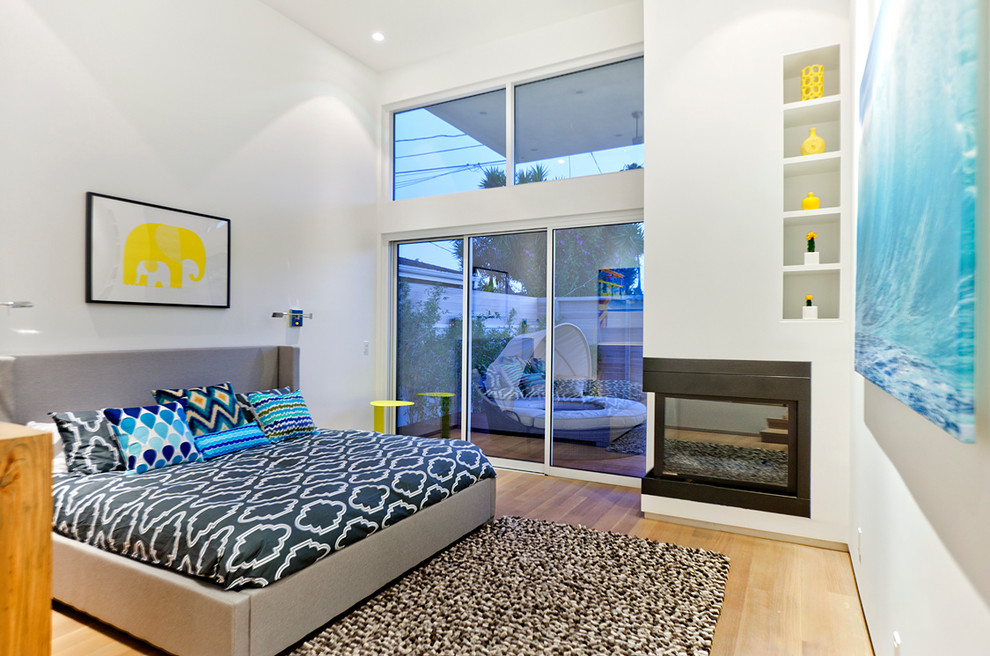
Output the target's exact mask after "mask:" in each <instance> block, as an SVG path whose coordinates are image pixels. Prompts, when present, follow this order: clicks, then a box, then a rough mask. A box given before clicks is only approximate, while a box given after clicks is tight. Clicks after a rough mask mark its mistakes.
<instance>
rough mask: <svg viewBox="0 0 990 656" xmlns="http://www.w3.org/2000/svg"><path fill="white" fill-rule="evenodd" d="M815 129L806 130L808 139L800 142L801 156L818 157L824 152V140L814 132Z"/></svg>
mask: <svg viewBox="0 0 990 656" xmlns="http://www.w3.org/2000/svg"><path fill="white" fill-rule="evenodd" d="M815 130H816V128H811V129H810V130H808V138H807V139H805V140H804V141H803V142H801V154H802V155H818V154H819V153H824V152H825V140H824V139H822V138H821V137H819V136H818V134H816V132H815Z"/></svg>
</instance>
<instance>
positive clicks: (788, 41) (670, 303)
mask: <svg viewBox="0 0 990 656" xmlns="http://www.w3.org/2000/svg"><path fill="white" fill-rule="evenodd" d="M644 9H645V12H644V34H643V36H644V43H645V59H646V72H645V75H646V108H645V115H646V116H645V120H646V127H645V135H646V143H647V158H646V159H647V161H646V168H645V172H644V175H645V184H644V188H645V198H644V206H645V215H646V263H647V266H646V280H645V282H646V290H647V292H646V303H645V313H646V318H645V321H646V325H647V330H646V344H645V346H644V353H645V355H646V357H675V358H727V359H754V360H802V361H811V363H812V413H811V414H812V431H811V448H812V455H811V462H812V470H811V519H805V518H797V517H789V516H784V515H776V514H772V513H764V512H757V511H750V510H744V509H739V508H728V507H725V506H717V505H713V504H702V503H696V502H691V501H683V500H679V499H663V498H659V497H644V498H643V510H644V511H646V512H650V513H655V514H659V515H669V516H675V517H684V518H689V519H693V520H698V521H704V522H714V523H719V524H727V525H734V526H741V527H746V528H749V529H755V530H760V531H769V532H774V533H784V534H789V535H796V536H802V537H806V538H811V539H816V540H825V541H829V542H839V543H845V542H846V541H847V531H848V518H849V512H848V510H849V371H850V369H851V367H852V360H851V353H852V316H851V307H852V306H851V304H850V296H851V293H852V292H851V290H852V288H851V284H850V277H849V276H848V275H846V276H845V277H844V278H843V281H842V283H841V291H842V299H841V303H840V312H841V317H842V318H841V320H840V321H837V322H824V321H819V322H803V323H802V322H800V321H791V322H784V321H782V320H781V307H782V272H781V265H782V263H783V262H782V257H781V253H782V250H783V247H782V240H783V230H782V209H783V208H782V197H783V181H782V163H781V161H782V153H783V118H782V110H781V106H782V103H783V91H782V89H783V85H782V76H783V56H784V55H785V54H790V53H793V52H796V51H801V50H810V49H813V48H818V47H822V46H826V45H832V44H836V43H838V44H840V45H841V48H842V51H843V53H845V50H846V49H847V46H848V39H847V37H848V33H849V23H848V13H847V12H848V6H847V2H845V1H844V0H832V1H823V0H815V1H812V0H800V1H796V0H752V1H749V2H728V1H724V2H682V1H680V0H656V1H650V2H646V3H644ZM846 70H848V68H846ZM842 86H843V89H844V92H845V93H846V95H845V98H848V86H849V80H848V75H846V74H843V80H842ZM851 116H852V112H851V108H850V106H849V103H848V101H846V103H845V104H844V105H843V119H844V120H845V121H846V123H847V124H848V122H849V117H851ZM844 132H845V134H844V136H843V139H844V141H845V142H846V143H847V142H848V129H847V128H846V129H845V130H844ZM848 179H849V177H848V175H846V176H845V178H844V180H843V183H844V187H845V190H848V187H849V183H848ZM849 221H850V218H849V213H848V212H845V213H844V216H843V224H842V233H843V237H842V239H843V243H842V251H843V262H844V263H845V262H848V257H849V248H850V246H849V244H850V240H849V237H848V235H849V230H848V226H849Z"/></svg>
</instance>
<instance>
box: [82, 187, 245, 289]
mask: <svg viewBox="0 0 990 656" xmlns="http://www.w3.org/2000/svg"><path fill="white" fill-rule="evenodd" d="M86 302H87V303H140V304H143V305H181V306H190V307H215V308H229V307H230V221H229V220H228V219H223V218H220V217H218V216H210V215H208V214H200V213H198V212H186V211H183V210H177V209H174V208H171V207H163V206H161V205H152V204H151V203H142V202H139V201H135V200H127V199H126V198H117V197H114V196H105V195H103V194H97V193H93V192H89V193H87V194H86Z"/></svg>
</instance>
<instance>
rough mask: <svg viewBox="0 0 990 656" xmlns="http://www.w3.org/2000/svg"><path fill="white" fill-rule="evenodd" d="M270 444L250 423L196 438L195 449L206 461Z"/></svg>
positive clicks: (254, 425) (258, 429)
mask: <svg viewBox="0 0 990 656" xmlns="http://www.w3.org/2000/svg"><path fill="white" fill-rule="evenodd" d="M269 444H271V442H269V441H268V438H267V437H265V434H264V433H262V432H261V429H260V428H258V424H255V423H251V424H245V425H243V426H240V427H239V428H231V429H230V430H225V431H220V432H219V433H207V434H206V435H200V436H198V437H196V448H197V449H199V452H200V453H202V454H203V457H204V458H206V459H207V460H208V459H210V458H216V457H217V456H222V455H225V454H227V453H233V452H234V451H240V450H241V449H249V448H251V447H253V446H267V445H269Z"/></svg>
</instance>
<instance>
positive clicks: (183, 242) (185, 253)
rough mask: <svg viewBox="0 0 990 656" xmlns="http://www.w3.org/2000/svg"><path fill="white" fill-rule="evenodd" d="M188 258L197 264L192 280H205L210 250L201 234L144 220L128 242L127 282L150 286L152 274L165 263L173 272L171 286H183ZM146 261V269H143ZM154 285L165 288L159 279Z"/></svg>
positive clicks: (170, 272)
mask: <svg viewBox="0 0 990 656" xmlns="http://www.w3.org/2000/svg"><path fill="white" fill-rule="evenodd" d="M187 260H188V261H191V262H192V263H193V264H195V265H196V267H197V271H196V273H195V274H193V273H190V274H189V279H190V280H192V281H197V280H202V279H203V275H204V274H205V273H206V249H205V248H204V247H203V240H202V239H200V238H199V235H197V234H196V233H195V232H193V231H192V230H187V229H186V228H179V227H177V226H170V225H165V224H164V223H142V224H141V225H139V226H138V227H136V228H134V229H133V230H131V233H130V234H129V235H127V241H126V242H125V244H124V284H125V285H137V286H139V287H147V286H148V273H155V272H156V271H157V270H158V266H159V265H160V264H164V265H165V266H166V267H168V271H169V287H172V288H174V289H180V288H181V287H182V282H183V275H182V274H183V267H184V266H185V262H186V261H187ZM142 264H143V265H144V267H143V268H144V272H139V268H140V266H141V265H142ZM154 286H155V287H162V283H161V282H160V281H158V282H155V283H154Z"/></svg>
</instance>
